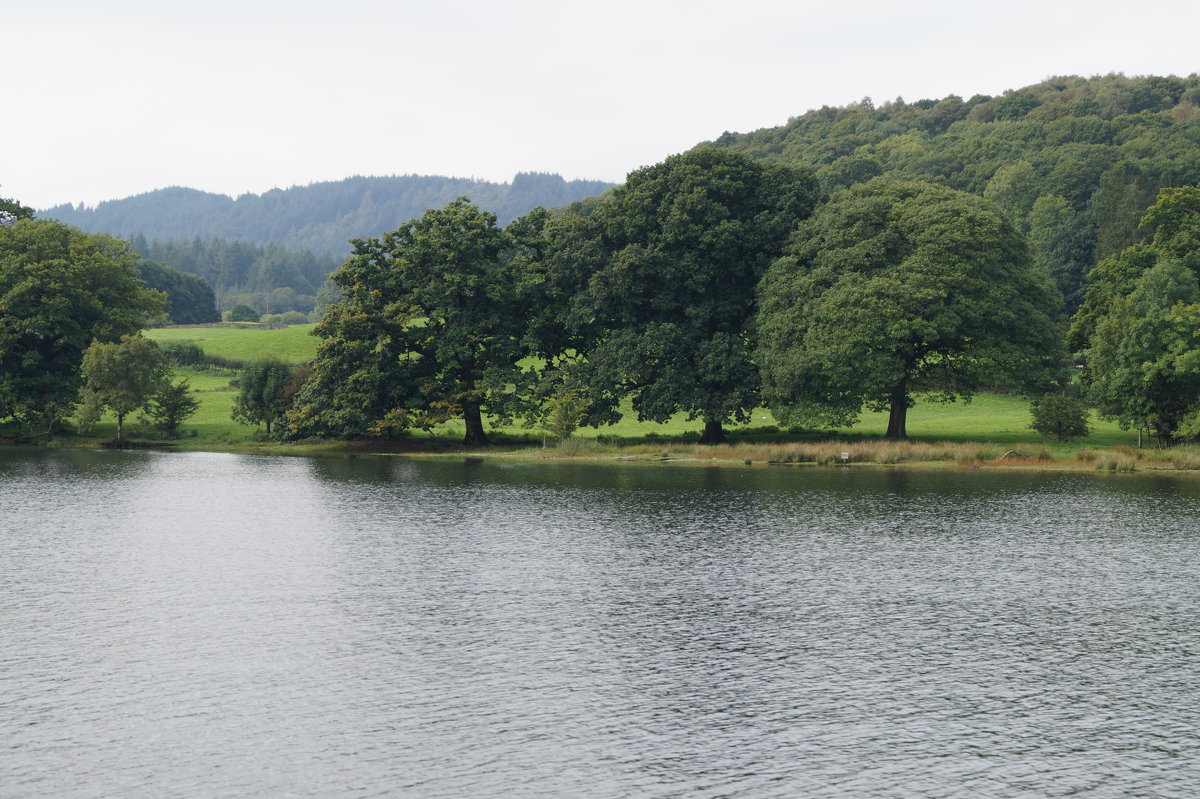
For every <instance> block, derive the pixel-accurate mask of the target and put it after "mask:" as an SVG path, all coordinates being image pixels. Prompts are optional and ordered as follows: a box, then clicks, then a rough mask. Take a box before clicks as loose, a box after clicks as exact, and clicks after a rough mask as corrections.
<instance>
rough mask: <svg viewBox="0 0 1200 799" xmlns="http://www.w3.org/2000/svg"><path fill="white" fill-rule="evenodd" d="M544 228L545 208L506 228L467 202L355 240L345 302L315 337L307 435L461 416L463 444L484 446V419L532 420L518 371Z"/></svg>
mask: <svg viewBox="0 0 1200 799" xmlns="http://www.w3.org/2000/svg"><path fill="white" fill-rule="evenodd" d="M546 219H547V214H546V213H545V212H544V211H541V210H540V209H539V210H536V211H534V212H533V213H531V214H530V215H528V216H527V217H525V218H523V219H521V220H517V221H515V222H514V223H513V224H512V225H510V226H509V229H508V230H502V229H501V228H499V227H498V226H497V225H496V217H495V216H494V215H492V214H490V213H487V212H484V211H480V210H479V209H478V208H477V207H475V206H474V205H471V204H470V203H469V202H468V201H467V199H466V198H465V197H460V198H458V199H457V200H455V201H454V202H452V203H450V204H449V205H447V206H446V207H445V208H441V209H438V210H434V211H427V212H426V213H425V214H424V215H423V216H422V217H421V218H420V219H414V220H412V221H410V222H408V223H406V224H405V225H403V226H401V227H400V228H399V229H397V230H394V231H392V232H390V233H387V234H385V235H384V236H383V237H382V238H380V239H376V238H369V239H358V240H355V241H354V242H353V245H354V254H353V255H351V257H350V258H349V259H347V261H346V263H345V264H344V265H343V266H342V268H341V269H339V270H338V271H337V272H335V273H334V274H333V276H332V280H333V281H334V282H335V283H337V284H338V285H339V286H341V287H342V288H343V289H344V290H345V291H346V299H345V300H344V301H343V302H341V303H338V304H336V305H334V306H333V307H332V308H331V310H330V313H329V314H328V315H327V316H326V318H325V320H324V321H323V322H322V323H321V324H320V325H319V326H318V327H317V329H316V331H315V332H316V333H317V335H320V336H322V337H323V338H325V339H326V342H325V343H324V344H323V345H322V347H321V348H320V350H319V351H318V357H317V361H316V363H315V364H314V374H313V382H312V388H311V389H309V388H308V387H307V386H306V388H305V389H304V390H302V391H301V394H300V397H299V398H298V403H299V406H298V410H297V414H296V416H295V417H294V419H295V422H296V425H297V427H298V428H301V429H303V428H304V427H305V425H306V424H309V423H312V427H311V428H310V429H313V430H317V431H321V430H327V431H330V432H333V433H334V434H336V435H362V434H363V433H365V432H366V433H375V434H380V433H385V432H390V431H392V430H396V429H403V428H405V427H411V426H416V427H423V428H428V427H431V426H432V425H434V424H437V423H439V422H441V421H445V420H447V419H450V418H454V417H459V418H461V419H463V421H464V423H465V426H466V432H465V435H464V441H465V442H466V443H471V444H483V443H487V435H486V433H485V432H484V428H483V414H484V413H488V414H492V415H494V416H497V417H499V418H510V417H511V416H512V415H513V414H514V413H516V412H524V411H527V410H529V409H530V406H529V401H528V398H527V395H528V390H527V388H528V387H527V385H526V384H527V383H528V380H529V376H528V375H527V374H525V372H524V370H522V369H521V368H520V367H519V366H518V361H520V360H521V359H522V358H523V357H525V355H526V354H528V352H529V349H528V347H527V346H526V345H525V343H524V336H525V331H526V329H527V327H528V324H529V323H528V321H527V319H526V317H527V316H528V315H529V313H530V308H529V304H528V303H527V302H526V301H525V300H524V298H523V295H522V292H523V288H522V275H523V268H524V265H525V264H526V263H527V262H528V261H529V260H530V259H531V257H533V258H534V260H536V257H535V256H531V253H536V252H537V251H540V249H541V247H542V242H541V231H542V228H543V227H544V225H545V223H546ZM334 375H336V376H337V377H336V378H334V379H336V384H333V383H332V381H331V378H332V376H334ZM364 425H365V429H364Z"/></svg>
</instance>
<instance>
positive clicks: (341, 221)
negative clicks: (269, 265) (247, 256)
mask: <svg viewBox="0 0 1200 799" xmlns="http://www.w3.org/2000/svg"><path fill="white" fill-rule="evenodd" d="M611 185H612V184H610V183H604V182H602V181H598V180H572V181H567V180H563V178H562V177H560V176H559V175H554V174H545V173H536V172H523V173H520V174H518V175H517V176H516V177H515V178H513V181H512V183H489V182H486V181H480V180H472V179H467V178H447V177H436V176H424V175H403V176H399V177H353V178H348V179H346V180H340V181H336V182H330V183H313V184H310V185H308V186H295V187H293V188H290V189H272V190H271V191H268V192H266V193H265V194H244V195H242V196H240V197H238V198H237V199H233V198H231V197H228V196H226V195H224V194H211V193H208V192H203V191H197V190H195V189H187V188H180V187H175V188H168V189H159V190H157V191H152V192H147V193H145V194H139V195H137V196H134V197H128V198H125V199H123V200H111V201H108V202H102V203H100V204H99V205H97V206H95V207H94V208H88V207H85V206H82V205H80V206H72V205H70V204H67V205H60V206H57V207H54V208H48V209H46V210H44V211H39V212H38V216H39V217H42V218H50V219H58V220H60V221H62V222H66V223H68V224H71V225H74V226H76V227H78V228H80V229H82V230H84V231H87V232H94V233H100V232H102V233H111V234H114V235H117V236H125V237H131V236H135V235H138V234H141V235H143V236H145V237H146V238H147V239H150V240H154V239H158V240H164V241H166V240H172V241H173V240H180V239H187V240H191V239H193V238H197V237H198V238H201V239H217V238H219V239H238V240H243V241H250V242H255V243H259V244H267V243H279V244H283V245H285V246H287V247H289V248H292V249H298V250H312V251H314V252H318V253H323V252H328V253H332V254H334V255H335V256H338V257H340V256H341V255H343V254H344V253H345V252H346V251H347V250H348V247H347V245H346V240H347V239H350V238H355V237H360V236H378V235H380V234H382V233H384V232H386V231H389V230H394V229H396V228H397V227H399V226H400V225H401V224H403V223H404V222H407V221H408V220H409V219H412V218H413V217H416V216H420V215H421V214H422V213H424V212H425V211H426V210H427V209H429V208H440V207H442V206H443V205H445V204H446V203H448V202H450V201H451V200H453V199H454V198H456V197H459V196H466V197H469V198H470V199H471V200H472V202H474V203H476V204H477V205H479V206H480V207H482V208H484V209H486V210H488V211H491V212H493V213H495V214H496V215H497V216H498V217H499V219H500V223H501V224H507V223H508V222H509V221H511V220H513V219H515V218H516V217H518V216H521V215H522V214H525V213H527V212H528V211H530V210H532V209H533V208H534V207H536V206H538V205H541V206H545V207H546V208H553V207H556V206H560V205H566V204H568V203H571V202H574V201H576V200H581V199H583V198H585V197H590V196H592V195H595V194H599V193H600V192H602V191H604V190H605V189H607V188H609V187H610V186H611Z"/></svg>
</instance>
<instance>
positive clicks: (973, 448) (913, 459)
mask: <svg viewBox="0 0 1200 799" xmlns="http://www.w3.org/2000/svg"><path fill="white" fill-rule="evenodd" d="M107 443H108V441H106V440H101V439H90V438H89V439H69V438H67V439H63V438H58V439H52V440H50V441H47V442H44V443H30V442H19V441H14V440H12V439H0V446H3V447H6V448H7V447H12V448H29V449H91V450H97V449H125V450H131V451H145V452H174V453H189V452H206V453H227V454H234V455H270V456H284V457H358V456H374V457H401V458H411V459H414V460H467V461H499V462H505V461H507V462H512V463H547V462H558V463H586V464H605V465H614V466H622V465H643V466H645V465H660V466H687V467H711V466H724V467H740V468H760V469H761V468H764V467H772V468H784V469H788V468H792V469H815V468H842V469H848V468H863V467H868V468H870V467H874V468H884V469H919V470H932V471H939V470H954V471H981V472H1013V471H1023V472H1070V473H1096V472H1099V473H1110V474H1173V475H1189V474H1191V475H1200V456H1194V455H1191V454H1190V453H1184V454H1182V455H1181V456H1180V458H1179V459H1182V460H1185V461H1186V462H1187V464H1188V465H1186V466H1182V467H1181V466H1179V465H1178V463H1176V462H1173V461H1172V459H1170V457H1169V454H1170V453H1171V452H1172V451H1171V450H1153V449H1142V450H1135V449H1132V448H1130V447H1125V446H1120V447H1102V448H1095V449H1093V448H1089V447H1086V446H1084V447H1081V448H1079V449H1078V450H1076V452H1075V455H1076V456H1077V457H1073V458H1067V457H1063V458H1061V459H1060V458H1058V457H1055V454H1054V453H1053V451H1052V450H1051V447H1050V445H1036V446H1034V447H1025V449H1027V450H1030V452H1028V453H1025V452H1020V451H1018V450H1016V449H1015V448H1013V447H1011V446H1010V445H1003V444H994V443H991V442H986V441H978V442H950V441H941V442H929V441H906V442H887V441H867V442H853V443H847V442H840V441H834V442H811V443H807V444H796V443H791V442H781V443H772V444H763V443H754V444H748V443H744V442H735V443H731V444H718V445H711V446H702V445H699V444H688V443H662V444H659V443H655V444H645V443H637V444H629V445H627V446H621V445H613V444H607V445H603V446H599V445H596V444H594V443H593V442H589V441H587V440H584V439H579V440H572V441H571V442H569V448H570V449H574V450H575V451H569V452H568V451H563V448H562V447H558V448H542V447H530V446H511V445H510V446H506V445H504V444H497V445H496V446H495V448H489V449H482V448H479V447H472V448H467V447H465V446H464V445H463V444H462V443H461V442H458V441H449V440H445V439H437V440H434V441H429V442H418V441H413V440H407V439H398V440H395V441H391V442H378V441H369V442H368V441H320V442H294V443H282V442H240V443H236V444H235V443H231V444H228V445H214V444H213V442H211V441H209V442H204V443H203V444H200V445H198V446H194V447H190V446H187V443H188V442H187V440H186V439H181V440H178V441H144V440H131V441H130V442H129V445H128V446H125V447H112V446H105V444H107ZM430 444H432V445H433V446H428V445H430ZM414 445H415V446H414ZM423 445H424V446H423ZM570 445H574V446H570ZM831 450H841V451H840V452H838V453H836V455H833V456H830V455H829V454H828V453H829V452H830V451H831ZM863 450H867V451H869V452H873V453H876V457H867V456H864V453H863ZM996 450H999V451H1001V452H1003V454H1002V455H1000V456H999V457H971V455H972V454H984V453H986V452H987V451H996ZM1034 450H1036V455H1034V453H1033V451H1034ZM789 451H792V452H793V453H794V454H793V455H791V456H789ZM814 452H816V453H819V454H820V453H823V454H821V456H820V457H815V458H806V457H804V456H805V455H806V454H807V455H812V454H813V453H814ZM846 452H850V453H851V457H850V458H849V459H848V460H842V458H841V455H842V454H844V453H846ZM945 452H954V453H957V456H956V457H939V456H938V455H939V454H944V453H945ZM879 453H882V455H880V454H879ZM1079 453H1088V454H1087V456H1086V458H1085V459H1081V458H1080V457H1078V455H1079ZM1193 464H1194V465H1193Z"/></svg>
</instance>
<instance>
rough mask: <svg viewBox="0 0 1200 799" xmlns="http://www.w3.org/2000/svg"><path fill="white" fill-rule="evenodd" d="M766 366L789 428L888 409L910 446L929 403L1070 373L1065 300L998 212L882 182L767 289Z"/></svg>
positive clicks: (919, 186)
mask: <svg viewBox="0 0 1200 799" xmlns="http://www.w3.org/2000/svg"><path fill="white" fill-rule="evenodd" d="M760 302H761V310H760V312H759V325H758V334H759V347H758V359H759V366H760V368H761V369H762V370H763V374H764V382H765V390H766V391H765V393H766V395H767V398H768V399H769V401H770V403H771V406H772V408H773V409H775V410H776V413H777V415H778V416H779V417H780V418H781V421H784V422H785V423H787V424H797V425H800V424H821V423H825V424H836V425H843V424H849V423H851V422H852V421H853V420H854V419H855V418H857V416H858V414H859V413H860V411H861V410H862V408H863V407H864V406H865V407H868V408H871V409H876V410H886V411H889V413H890V417H889V422H888V429H887V435H888V436H889V437H891V438H905V437H906V436H907V426H906V422H907V412H908V408H909V407H911V405H912V404H913V400H914V397H915V396H917V395H920V394H925V395H930V396H933V397H935V398H938V399H943V400H947V401H949V400H953V399H955V398H958V397H964V398H969V397H970V396H971V394H972V393H973V392H975V391H978V390H979V389H981V388H984V387H991V388H999V387H1004V386H1011V385H1022V384H1024V385H1030V384H1034V383H1039V382H1040V383H1046V382H1048V381H1049V380H1050V379H1051V378H1052V376H1053V375H1054V373H1055V370H1056V368H1058V367H1059V366H1060V365H1061V361H1062V357H1063V356H1062V346H1061V344H1060V341H1061V337H1062V331H1061V329H1060V326H1059V324H1058V321H1057V316H1058V314H1059V311H1060V308H1061V305H1062V298H1061V295H1059V293H1058V292H1057V290H1055V288H1054V287H1053V286H1052V285H1051V283H1050V281H1049V279H1048V277H1047V275H1046V274H1045V273H1044V272H1042V271H1040V270H1038V269H1035V268H1034V267H1033V266H1032V264H1031V262H1030V256H1029V251H1028V248H1027V247H1026V245H1025V241H1024V239H1023V238H1022V237H1021V236H1020V234H1019V233H1018V232H1017V231H1016V230H1015V229H1014V228H1013V226H1012V224H1011V222H1009V221H1008V220H1007V219H1006V218H1005V216H1004V215H1002V214H1001V213H1000V212H999V211H998V209H997V208H995V206H994V205H993V204H992V203H990V202H988V201H987V200H984V199H982V198H980V197H976V196H973V195H969V194H965V193H963V192H959V191H954V190H953V189H948V188H945V187H942V186H937V185H932V184H926V183H918V182H903V181H895V180H888V179H884V178H879V179H876V180H873V181H870V182H868V183H865V184H861V185H859V186H856V187H853V188H851V189H849V190H847V191H845V192H842V193H841V194H838V195H836V196H835V197H834V198H833V199H832V200H831V201H830V202H829V203H828V204H827V205H825V206H823V207H822V208H820V209H819V210H818V211H817V212H816V213H815V214H814V215H813V217H812V218H811V219H810V220H808V221H807V222H805V223H803V224H802V225H801V226H800V228H799V229H798V231H797V232H796V234H795V236H794V237H793V239H792V241H791V243H790V245H789V247H788V250H787V253H786V254H785V255H784V257H782V258H780V259H779V260H777V261H776V262H775V263H774V264H772V266H771V269H770V271H769V272H768V273H767V275H766V277H765V278H764V280H763V283H762V286H761V289H760Z"/></svg>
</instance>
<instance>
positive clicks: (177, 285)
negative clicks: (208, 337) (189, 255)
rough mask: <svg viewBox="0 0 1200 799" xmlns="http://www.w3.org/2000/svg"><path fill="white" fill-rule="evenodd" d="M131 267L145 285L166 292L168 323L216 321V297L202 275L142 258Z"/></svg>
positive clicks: (183, 323)
mask: <svg viewBox="0 0 1200 799" xmlns="http://www.w3.org/2000/svg"><path fill="white" fill-rule="evenodd" d="M134 268H135V269H137V271H138V275H139V276H140V277H141V278H142V280H143V281H144V282H145V284H146V285H147V286H149V287H150V288H152V289H155V290H157V291H161V292H163V293H164V294H166V295H167V316H168V319H169V323H170V324H176V325H196V324H204V323H206V322H218V321H220V319H221V316H220V314H218V313H217V301H216V297H215V296H214V295H213V290H212V289H211V288H210V287H209V285H208V283H206V282H205V281H204V278H202V277H200V276H198V275H193V274H189V273H187V272H180V271H179V270H177V269H174V268H173V267H170V266H168V265H166V264H160V263H158V262H157V261H151V260H148V259H146V258H143V259H141V260H139V261H138V262H137V263H136V264H135V265H134Z"/></svg>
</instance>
